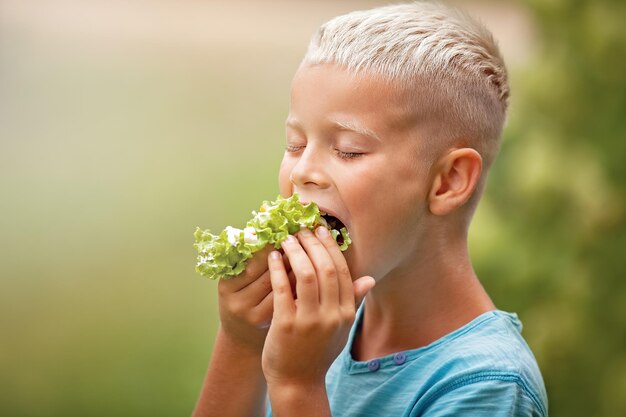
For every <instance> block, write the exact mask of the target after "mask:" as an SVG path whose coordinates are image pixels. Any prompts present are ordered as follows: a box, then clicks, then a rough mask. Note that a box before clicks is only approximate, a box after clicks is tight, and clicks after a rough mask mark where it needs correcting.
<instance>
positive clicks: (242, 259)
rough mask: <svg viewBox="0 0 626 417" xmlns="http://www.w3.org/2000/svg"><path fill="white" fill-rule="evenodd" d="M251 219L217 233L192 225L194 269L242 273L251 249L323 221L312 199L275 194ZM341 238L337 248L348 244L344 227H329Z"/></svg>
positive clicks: (213, 274)
mask: <svg viewBox="0 0 626 417" xmlns="http://www.w3.org/2000/svg"><path fill="white" fill-rule="evenodd" d="M252 215H253V217H252V219H250V220H249V221H248V223H246V227H245V228H244V229H237V228H234V227H231V226H228V227H226V228H225V229H224V230H223V231H222V232H221V233H220V234H218V235H214V234H212V233H211V232H210V231H209V230H202V229H200V228H199V227H197V228H196V231H195V233H194V238H195V240H196V243H194V245H193V247H194V248H195V249H196V250H197V251H198V259H197V263H196V272H198V273H199V274H200V275H203V276H205V277H207V278H210V279H218V278H230V277H233V276H236V275H239V274H240V273H242V272H243V271H244V270H245V268H246V261H247V260H248V259H250V258H252V256H253V255H254V253H255V252H257V251H259V250H261V249H263V248H264V247H265V246H266V245H268V244H272V245H274V247H275V248H276V249H279V248H280V243H281V242H282V241H283V240H285V239H286V238H287V236H288V235H290V234H294V233H296V232H297V231H298V230H300V228H301V227H302V226H304V227H308V228H309V229H311V230H313V229H314V228H316V227H317V226H326V227H327V223H326V221H325V220H324V218H323V217H322V215H321V213H320V209H319V207H318V206H317V204H315V203H314V202H310V203H308V204H302V203H300V201H299V195H298V194H294V195H292V196H291V197H289V198H284V197H282V196H280V195H279V196H278V197H277V198H276V200H275V201H264V202H263V203H262V204H261V208H260V209H259V211H258V212H256V211H253V212H252ZM340 235H341V237H342V238H343V242H342V244H341V245H340V246H339V249H340V250H342V251H345V250H346V249H348V246H349V245H350V244H351V243H352V241H351V240H350V235H349V234H348V231H347V230H346V228H345V227H342V228H341V230H334V229H333V230H331V236H332V237H333V238H334V239H335V240H337V238H338V237H339V236H340Z"/></svg>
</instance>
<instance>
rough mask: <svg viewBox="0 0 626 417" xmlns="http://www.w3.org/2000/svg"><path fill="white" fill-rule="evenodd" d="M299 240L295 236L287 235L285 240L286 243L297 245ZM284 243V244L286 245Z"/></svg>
mask: <svg viewBox="0 0 626 417" xmlns="http://www.w3.org/2000/svg"><path fill="white" fill-rule="evenodd" d="M297 240H298V239H296V237H295V236H293V235H287V239H285V242H286V243H295V242H296V241H297ZM285 242H283V243H285Z"/></svg>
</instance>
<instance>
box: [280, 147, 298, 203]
mask: <svg viewBox="0 0 626 417" xmlns="http://www.w3.org/2000/svg"><path fill="white" fill-rule="evenodd" d="M293 165H294V164H293V163H291V162H290V161H289V160H288V159H287V158H286V157H283V160H282V162H281V163H280V169H279V171H278V188H279V190H280V194H281V195H282V196H283V197H289V196H291V194H292V192H293V191H292V187H291V181H290V180H289V177H290V175H291V171H292V169H293Z"/></svg>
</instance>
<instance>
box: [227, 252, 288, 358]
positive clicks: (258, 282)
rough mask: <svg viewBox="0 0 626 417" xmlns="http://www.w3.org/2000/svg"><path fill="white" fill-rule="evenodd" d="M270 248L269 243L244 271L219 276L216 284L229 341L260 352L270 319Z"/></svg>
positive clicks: (271, 307)
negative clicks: (230, 275) (228, 275)
mask: <svg viewBox="0 0 626 417" xmlns="http://www.w3.org/2000/svg"><path fill="white" fill-rule="evenodd" d="M272 249H273V246H272V245H268V246H267V247H265V248H264V249H263V250H262V251H259V252H257V253H256V254H255V255H254V256H253V257H252V259H250V260H249V261H248V265H247V266H246V270H245V271H244V272H242V273H241V274H240V275H238V276H237V277H235V278H232V279H220V281H219V283H218V294H219V311H220V322H221V326H222V331H223V333H224V335H225V336H227V337H228V338H229V340H230V341H231V342H232V343H235V344H237V345H238V346H240V347H243V348H246V349H248V350H252V351H256V352H258V353H259V354H260V353H261V352H262V350H263V343H264V342H265V337H266V336H267V331H268V327H269V324H270V321H271V319H272V310H273V297H272V285H271V283H270V272H269V270H268V265H267V256H268V254H269V253H270V252H271V250H272ZM283 267H284V266H283Z"/></svg>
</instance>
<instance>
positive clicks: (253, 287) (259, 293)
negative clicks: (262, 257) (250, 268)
mask: <svg viewBox="0 0 626 417" xmlns="http://www.w3.org/2000/svg"><path fill="white" fill-rule="evenodd" d="M271 292H272V282H271V278H270V271H269V270H267V271H265V272H264V273H263V274H262V275H261V276H260V277H259V278H257V279H256V280H254V281H252V282H251V283H250V284H248V285H247V286H245V287H244V288H242V289H241V290H239V291H237V297H241V298H243V299H245V300H246V303H247V304H248V305H251V306H256V305H258V304H259V303H261V302H262V301H263V299H264V298H265V297H266V296H267V295H268V294H270V293H271Z"/></svg>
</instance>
